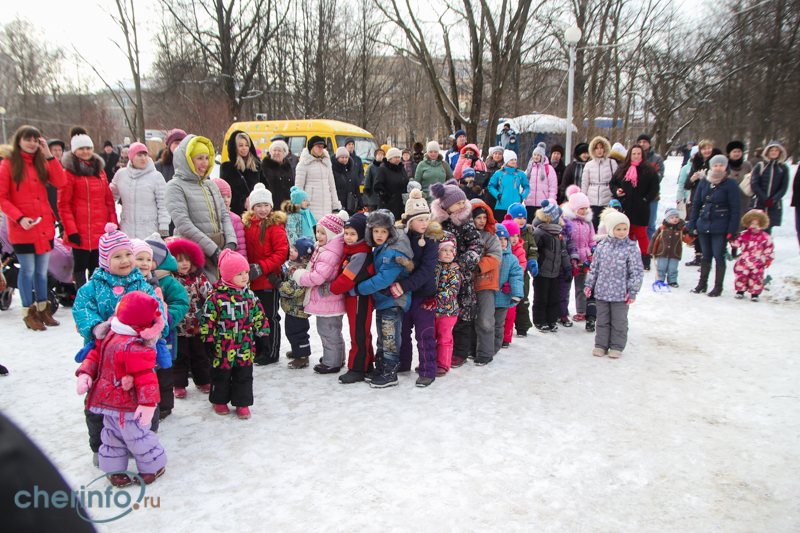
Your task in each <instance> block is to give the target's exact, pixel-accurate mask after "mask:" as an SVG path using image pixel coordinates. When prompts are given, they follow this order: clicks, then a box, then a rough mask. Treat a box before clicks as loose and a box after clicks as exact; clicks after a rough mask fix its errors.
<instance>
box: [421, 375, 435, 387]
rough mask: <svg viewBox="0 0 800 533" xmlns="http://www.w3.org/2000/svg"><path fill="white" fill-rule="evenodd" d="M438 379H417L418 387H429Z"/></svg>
mask: <svg viewBox="0 0 800 533" xmlns="http://www.w3.org/2000/svg"><path fill="white" fill-rule="evenodd" d="M435 380H436V378H426V377H422V376H420V377H418V378H417V387H427V386H428V385H430V384H431V383H433V382H434V381H435Z"/></svg>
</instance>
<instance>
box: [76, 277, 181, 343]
mask: <svg viewBox="0 0 800 533" xmlns="http://www.w3.org/2000/svg"><path fill="white" fill-rule="evenodd" d="M132 291H142V292H145V293H147V294H149V295H150V296H152V297H153V298H158V295H157V294H156V291H154V290H153V287H152V286H151V285H150V284H149V283H148V282H147V280H146V279H144V276H142V273H141V272H139V269H138V268H134V269H133V271H132V272H131V273H130V274H128V275H127V276H125V277H120V276H115V275H114V274H111V273H110V272H106V271H105V270H103V269H102V268H97V269H95V271H94V274H92V279H90V280H89V281H88V282H87V283H86V285H84V286H83V287H81V288H80V290H79V291H78V294H77V295H76V296H75V303H74V304H73V306H72V317H73V319H74V320H75V327H76V328H77V329H78V333H80V334H81V337H83V343H84V344H89V343H90V342H92V341H93V340H95V338H94V332H93V331H92V330H93V329H94V327H95V326H96V325H97V324H99V323H100V322H105V321H106V320H108V319H109V318H111V316H112V315H113V314H114V313H115V312H116V309H117V304H118V303H119V301H120V300H121V299H122V296H123V295H125V294H127V293H129V292H132ZM158 305H159V311H161V315H162V316H166V311H165V309H164V303H163V302H162V301H161V300H159V304H158ZM168 333H169V330H168V329H167V328H166V327H165V328H164V331H163V333H162V337H166V336H167V334H168Z"/></svg>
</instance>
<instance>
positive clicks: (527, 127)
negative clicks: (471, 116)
mask: <svg viewBox="0 0 800 533" xmlns="http://www.w3.org/2000/svg"><path fill="white" fill-rule="evenodd" d="M505 124H511V129H512V130H514V131H515V132H516V133H562V134H566V133H567V125H568V124H569V123H568V122H567V119H565V118H560V117H557V116H555V115H544V114H539V113H534V114H532V115H522V116H520V117H516V118H503V119H500V122H499V123H498V124H497V134H498V135H500V134H501V133H503V126H504V125H505ZM572 131H573V133H577V131H578V128H576V127H575V126H574V125H573V126H572Z"/></svg>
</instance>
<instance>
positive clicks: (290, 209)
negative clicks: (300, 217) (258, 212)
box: [281, 200, 300, 214]
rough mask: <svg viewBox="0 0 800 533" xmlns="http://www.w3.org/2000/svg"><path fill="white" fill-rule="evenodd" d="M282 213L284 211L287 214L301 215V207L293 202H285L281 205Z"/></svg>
mask: <svg viewBox="0 0 800 533" xmlns="http://www.w3.org/2000/svg"><path fill="white" fill-rule="evenodd" d="M281 211H283V212H284V213H286V214H291V213H299V212H300V206H299V205H297V204H293V203H292V201H291V200H284V201H283V202H282V203H281Z"/></svg>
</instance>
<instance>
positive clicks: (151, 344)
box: [142, 337, 159, 348]
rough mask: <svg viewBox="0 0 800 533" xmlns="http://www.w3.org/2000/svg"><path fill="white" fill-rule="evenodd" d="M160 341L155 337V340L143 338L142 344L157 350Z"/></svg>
mask: <svg viewBox="0 0 800 533" xmlns="http://www.w3.org/2000/svg"><path fill="white" fill-rule="evenodd" d="M158 340H159V337H155V338H153V339H145V338H142V344H144V345H145V346H147V347H148V348H155V347H156V345H157V344H158Z"/></svg>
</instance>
